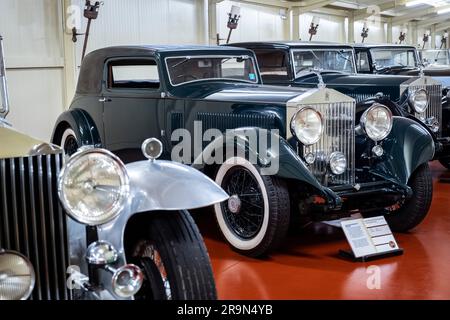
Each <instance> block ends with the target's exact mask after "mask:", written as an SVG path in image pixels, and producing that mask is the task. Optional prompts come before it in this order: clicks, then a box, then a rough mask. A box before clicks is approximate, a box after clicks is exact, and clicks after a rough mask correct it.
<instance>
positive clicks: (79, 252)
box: [68, 160, 228, 299]
mask: <svg viewBox="0 0 450 320" xmlns="http://www.w3.org/2000/svg"><path fill="white" fill-rule="evenodd" d="M126 168H127V172H128V175H129V177H130V196H129V198H128V201H127V203H126V205H125V206H124V208H123V210H122V212H121V213H120V215H119V216H118V217H117V218H116V219H114V220H113V221H111V222H109V223H107V224H105V225H101V226H99V227H97V235H98V239H99V240H104V241H108V242H110V243H111V244H112V245H113V246H114V247H115V248H116V249H117V251H118V253H119V255H118V261H117V263H116V264H115V266H114V267H120V266H123V265H125V264H126V263H127V259H126V253H125V247H124V245H125V239H124V236H125V229H126V226H127V224H128V222H129V220H130V218H131V217H133V216H134V215H135V214H138V213H142V214H149V215H151V213H152V212H156V211H167V214H170V212H176V211H181V210H189V209H197V208H201V207H207V206H211V205H214V204H216V203H219V202H222V201H225V200H227V199H228V195H227V194H226V193H225V191H223V190H222V189H221V188H220V187H219V186H218V185H217V184H215V183H214V182H213V181H212V180H211V179H209V178H208V177H207V176H205V175H204V174H202V173H201V172H199V171H198V170H196V169H194V168H191V167H188V166H185V165H182V164H179V163H174V162H170V161H159V160H156V161H140V162H135V163H131V164H129V165H127V166H126ZM68 226H69V235H70V245H69V246H70V256H71V264H72V265H76V266H79V267H80V269H81V271H82V272H84V273H85V274H87V270H88V266H87V263H86V260H85V259H84V257H85V253H86V248H87V243H86V226H84V225H81V224H79V223H78V222H75V221H74V220H72V219H70V218H69V219H68ZM99 277H100V280H101V282H102V283H103V284H104V290H102V291H101V292H99V293H98V294H99V295H100V296H101V298H103V299H117V297H115V296H113V295H112V294H111V292H112V289H111V274H109V273H108V272H106V271H100V274H99ZM97 298H98V297H95V299H97Z"/></svg>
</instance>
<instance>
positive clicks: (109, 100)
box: [98, 97, 112, 102]
mask: <svg viewBox="0 0 450 320" xmlns="http://www.w3.org/2000/svg"><path fill="white" fill-rule="evenodd" d="M111 101H112V100H111V99H110V98H105V97H103V98H100V99H98V102H111Z"/></svg>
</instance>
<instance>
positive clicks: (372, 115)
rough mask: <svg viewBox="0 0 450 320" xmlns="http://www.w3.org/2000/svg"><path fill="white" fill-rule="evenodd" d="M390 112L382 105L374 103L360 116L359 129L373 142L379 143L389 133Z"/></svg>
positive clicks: (390, 128)
mask: <svg viewBox="0 0 450 320" xmlns="http://www.w3.org/2000/svg"><path fill="white" fill-rule="evenodd" d="M392 125H393V119H392V112H391V110H389V109H388V108H387V107H385V106H384V105H382V104H378V103H375V104H374V105H373V106H371V107H370V108H369V109H367V110H366V111H365V112H364V114H363V115H362V116H361V127H362V128H363V129H364V131H365V132H366V134H367V135H368V136H369V138H370V139H372V140H373V141H381V140H383V139H385V138H386V137H387V136H388V135H389V133H391V130H392Z"/></svg>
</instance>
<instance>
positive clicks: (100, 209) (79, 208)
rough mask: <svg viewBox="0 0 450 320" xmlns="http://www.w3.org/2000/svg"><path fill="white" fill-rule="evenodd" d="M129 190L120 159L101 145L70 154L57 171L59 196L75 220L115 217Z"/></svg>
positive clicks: (86, 221) (95, 221) (88, 221)
mask: <svg viewBox="0 0 450 320" xmlns="http://www.w3.org/2000/svg"><path fill="white" fill-rule="evenodd" d="M129 190H130V183H129V177H128V174H127V171H126V168H125V165H124V164H123V163H122V161H121V160H120V159H119V158H118V157H116V156H115V155H113V154H112V153H111V152H109V151H107V150H104V149H88V150H84V151H80V152H78V153H76V154H74V155H73V156H72V157H71V158H70V159H69V161H68V162H67V164H66V166H65V167H64V168H63V170H62V171H61V174H60V177H59V182H58V194H59V198H60V200H61V202H62V204H63V206H64V208H65V209H66V211H67V213H68V214H69V215H70V216H71V217H72V218H73V219H75V220H76V221H78V222H80V223H83V224H86V225H89V226H97V225H101V224H105V223H107V222H109V221H111V220H113V219H114V218H116V217H117V216H118V215H119V214H120V212H121V210H122V209H123V207H124V205H125V203H126V201H127V198H128V195H129Z"/></svg>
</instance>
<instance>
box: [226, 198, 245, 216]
mask: <svg viewBox="0 0 450 320" xmlns="http://www.w3.org/2000/svg"><path fill="white" fill-rule="evenodd" d="M241 207H242V202H241V199H240V198H239V196H238V195H233V196H231V197H230V199H228V210H230V212H231V213H233V214H237V213H239V212H240V211H241Z"/></svg>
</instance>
